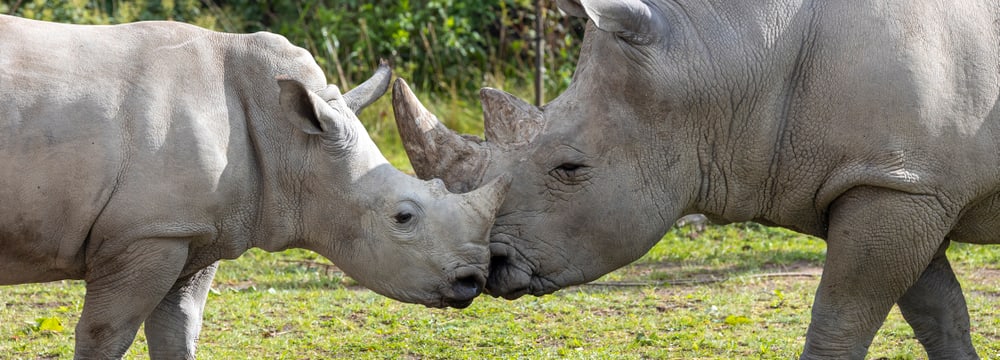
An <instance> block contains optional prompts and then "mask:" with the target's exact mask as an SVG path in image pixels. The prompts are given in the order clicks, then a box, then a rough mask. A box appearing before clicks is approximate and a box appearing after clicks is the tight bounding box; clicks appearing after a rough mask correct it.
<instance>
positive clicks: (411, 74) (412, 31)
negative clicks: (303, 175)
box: [0, 0, 585, 170]
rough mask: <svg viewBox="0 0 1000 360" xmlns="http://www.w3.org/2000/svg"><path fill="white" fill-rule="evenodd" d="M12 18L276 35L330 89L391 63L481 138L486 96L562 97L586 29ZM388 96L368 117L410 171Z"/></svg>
mask: <svg viewBox="0 0 1000 360" xmlns="http://www.w3.org/2000/svg"><path fill="white" fill-rule="evenodd" d="M0 13H3V14H10V15H15V16H20V17H25V18H31V19H37V20H46V21H55V22H64V23H75V24H120V23H127V22H134V21H142V20H173V21H180V22H186V23H191V24H195V25H198V26H201V27H205V28H208V29H213V30H217V31H224V32H235V33H247V32H255V31H270V32H274V33H278V34H281V35H284V36H285V37H287V38H288V39H289V40H290V41H291V42H292V43H294V44H296V45H299V46H301V47H303V48H305V49H307V50H309V51H310V52H311V53H312V54H313V56H314V57H315V58H316V62H317V63H319V65H320V67H322V68H323V69H324V70H325V71H326V75H327V80H328V82H330V83H332V84H337V85H339V86H340V87H341V88H343V89H350V88H352V87H353V86H354V85H355V84H359V83H361V82H362V81H364V80H365V79H367V78H368V77H369V76H371V74H372V72H373V71H374V68H375V66H376V65H377V64H378V60H379V59H380V58H386V59H389V60H390V62H391V63H392V65H393V69H394V71H395V74H396V75H397V76H399V77H403V78H405V79H406V80H407V81H408V82H409V83H410V86H412V87H413V88H414V91H415V92H416V93H417V94H418V95H419V96H420V97H421V100H423V101H424V102H425V105H427V107H428V108H429V109H431V111H433V112H435V113H436V114H438V116H439V117H440V118H441V120H442V121H443V122H445V123H446V124H447V125H449V126H451V127H452V128H453V129H456V130H458V131H462V132H466V133H472V134H481V132H482V130H481V129H482V124H481V119H482V112H481V109H480V104H479V95H478V91H479V89H480V88H481V87H484V86H489V87H494V88H499V89H503V90H506V91H508V92H511V93H514V94H515V95H518V96H520V97H521V98H523V99H525V100H526V101H529V102H534V101H535V96H536V92H537V90H536V88H535V86H536V83H535V82H536V80H538V84H539V85H540V86H541V90H542V93H543V94H544V98H545V99H543V100H547V99H551V98H552V97H554V96H555V95H557V94H559V93H560V92H562V90H563V89H565V88H566V86H567V85H568V84H569V81H570V79H571V77H572V75H573V70H574V66H575V63H576V57H577V55H578V53H579V41H580V39H582V38H583V25H584V24H585V21H584V20H583V19H579V18H572V17H568V16H565V15H563V14H561V13H560V11H559V10H558V9H556V5H555V1H554V0H493V1H479V0H412V1H411V0H391V1H390V0H375V1H362V0H304V1H250V0H135V1H123V0H101V1H94V0H54V1H51V0H50V1H45V0H2V1H0ZM539 19H540V20H541V23H540V25H541V29H543V30H542V31H541V32H539V31H536V28H537V25H539V24H536V20H539ZM539 35H541V40H542V42H541V47H538V44H539V43H538V42H536V40H538V39H539V37H538V36H539ZM538 55H542V59H543V61H542V62H541V64H540V65H541V66H540V68H541V70H542V71H539V67H536V60H537V59H536V56H538ZM539 74H540V76H539ZM388 98H389V96H385V97H384V98H383V99H382V100H381V101H379V102H378V103H377V104H375V106H374V107H373V108H371V109H369V110H366V111H364V112H363V113H362V117H361V118H362V121H363V122H364V123H365V125H366V126H367V128H368V130H369V132H370V133H371V135H372V137H373V139H374V140H375V141H376V143H378V144H379V146H380V147H381V148H382V150H383V152H384V153H386V156H387V157H388V158H389V159H390V161H392V162H393V163H394V164H395V165H396V166H398V167H400V168H402V169H404V170H409V169H410V165H409V162H408V161H407V160H406V157H405V154H404V153H403V149H402V146H401V145H400V143H399V138H398V134H397V133H396V130H395V124H394V123H393V118H392V110H391V105H390V102H389V99H388Z"/></svg>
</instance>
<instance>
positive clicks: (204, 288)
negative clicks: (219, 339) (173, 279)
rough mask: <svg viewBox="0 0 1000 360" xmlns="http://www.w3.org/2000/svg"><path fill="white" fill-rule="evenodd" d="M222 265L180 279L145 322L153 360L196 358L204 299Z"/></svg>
mask: <svg viewBox="0 0 1000 360" xmlns="http://www.w3.org/2000/svg"><path fill="white" fill-rule="evenodd" d="M218 265H219V263H218V262H215V263H213V264H212V265H211V266H209V267H206V268H204V269H201V270H199V271H198V272H196V273H194V274H193V275H191V276H188V277H186V278H183V279H180V280H178V281H177V283H175V284H174V287H173V288H171V289H170V292H169V293H167V296H166V297H164V298H163V300H161V301H160V304H159V305H157V306H156V309H155V310H153V313H152V314H150V315H149V318H147V319H146V323H145V324H146V327H145V331H146V340H147V342H148V343H149V357H150V358H151V359H194V358H195V356H194V354H195V346H196V345H197V341H198V334H199V333H200V332H201V320H202V314H203V313H204V310H205V300H206V299H207V298H208V291H209V289H210V288H211V286H212V279H213V278H214V277H215V270H216V269H217V268H218Z"/></svg>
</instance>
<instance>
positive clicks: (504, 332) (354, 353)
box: [0, 224, 1000, 359]
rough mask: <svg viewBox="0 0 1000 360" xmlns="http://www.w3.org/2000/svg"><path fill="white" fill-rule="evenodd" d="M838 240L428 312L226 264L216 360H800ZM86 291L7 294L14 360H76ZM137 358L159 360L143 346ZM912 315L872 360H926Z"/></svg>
mask: <svg viewBox="0 0 1000 360" xmlns="http://www.w3.org/2000/svg"><path fill="white" fill-rule="evenodd" d="M824 250H825V247H824V244H823V243H822V242H821V241H819V240H816V239H813V238H809V237H805V236H801V235H797V234H794V233H791V232H787V231H783V230H775V229H769V228H764V227H761V226H757V225H754V224H737V225H730V226H724V227H709V228H708V229H707V230H705V231H703V232H695V231H692V229H690V228H681V229H676V230H674V231H672V232H671V233H670V234H668V235H667V236H666V237H665V238H664V239H663V241H661V242H660V243H659V244H658V245H657V246H656V247H655V248H654V249H653V250H652V251H651V252H650V253H649V254H647V255H646V256H645V257H644V258H642V259H641V260H639V261H637V262H636V263H635V264H633V265H630V266H628V267H626V268H622V269H620V270H619V271H616V272H614V273H612V274H609V275H607V276H606V277H604V278H602V279H601V280H599V281H597V282H595V283H592V284H588V285H584V286H578V287H573V288H569V289H566V290H563V291H560V292H557V293H555V294H553V295H548V296H544V297H530V296H529V297H525V298H522V299H519V300H516V301H505V300H497V299H492V298H485V297H484V298H481V299H479V300H477V301H476V302H475V303H474V304H473V305H472V306H470V307H469V308H467V309H464V310H454V309H449V310H440V309H428V308H424V307H422V306H418V305H410V304H403V303H398V302H395V301H392V300H389V299H387V298H384V297H381V296H378V295H375V294H373V293H372V292H370V291H368V290H365V289H362V288H360V287H358V286H357V285H356V284H354V283H353V282H352V281H351V280H350V279H349V278H346V277H344V276H343V275H342V274H341V273H339V272H338V271H337V270H336V268H335V267H334V266H332V265H330V264H329V263H328V262H327V261H326V260H324V259H321V258H318V257H317V256H316V255H314V254H312V253H308V252H305V251H288V252H284V253H279V254H269V253H265V252H261V251H251V252H250V253H247V254H246V255H245V256H243V257H241V258H240V259H237V260H234V261H227V262H224V263H223V265H222V266H221V267H220V270H219V273H218V276H217V277H216V281H215V286H214V288H213V290H212V293H211V296H210V297H209V300H208V305H207V308H206V314H205V325H204V329H203V331H202V339H201V345H200V348H199V355H200V356H199V357H200V358H204V359H242V358H248V359H325V358H374V359H382V358H392V359H397V358H402V359H481V358H496V359H509V358H532V359H534V358H570V359H594V358H611V357H614V358H634V359H640V358H663V359H696V358H698V359H745V358H761V359H788V358H793V357H795V356H796V355H797V353H798V352H799V351H800V346H801V343H802V341H803V335H804V334H805V330H806V327H807V326H808V323H809V317H808V314H809V308H810V303H811V301H812V296H813V293H814V288H815V286H816V284H817V282H818V280H819V277H818V275H819V272H820V270H819V267H820V266H821V264H822V261H823V256H824ZM950 255H951V257H952V258H953V259H954V262H955V265H956V268H957V272H958V273H959V276H960V280H961V281H962V283H963V285H964V286H965V289H966V294H967V297H968V300H969V307H970V312H971V313H972V321H973V336H974V337H973V341H974V342H975V344H976V345H977V347H978V349H979V352H980V355H982V356H983V357H984V358H998V357H1000V309H998V307H997V306H996V305H997V300H998V298H1000V248H997V247H986V246H962V245H959V246H955V247H953V248H952V249H951V254H950ZM82 302H83V287H82V284H81V283H80V282H75V281H60V282H53V283H47V284H33V285H18V286H8V287H2V288H0V358H5V359H22V358H23V359H49V358H51V359H68V358H71V357H72V347H73V330H72V329H73V326H74V325H75V323H76V319H77V316H78V314H79V312H80V309H81V306H82ZM127 357H128V358H146V357H147V355H146V344H145V339H144V337H143V335H142V334H140V335H139V336H138V337H137V339H136V342H135V344H133V346H132V348H131V350H130V353H129V355H128V356H127ZM924 357H925V355H924V354H923V352H922V350H921V349H920V347H919V345H918V344H917V342H916V340H914V339H913V334H912V331H911V330H910V329H909V328H908V327H907V326H906V324H905V322H903V320H902V318H901V316H900V315H899V313H898V311H895V310H894V311H893V313H892V314H891V315H890V317H889V319H888V320H887V321H886V323H885V325H884V326H883V327H882V329H881V331H880V332H879V334H878V336H877V338H876V339H875V343H874V344H873V345H872V350H871V358H888V359H919V358H924Z"/></svg>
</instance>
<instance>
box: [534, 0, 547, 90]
mask: <svg viewBox="0 0 1000 360" xmlns="http://www.w3.org/2000/svg"><path fill="white" fill-rule="evenodd" d="M544 17H545V12H544V11H543V10H542V0H535V105H538V106H542V101H543V100H545V94H544V90H545V88H544V87H543V86H542V76H544V75H545V66H544V63H543V61H542V60H543V56H544V54H545V37H544V36H543V32H542V31H543V30H544V29H543V27H544V26H543V25H544Z"/></svg>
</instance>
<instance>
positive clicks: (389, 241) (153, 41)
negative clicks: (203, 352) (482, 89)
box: [0, 16, 506, 359]
mask: <svg viewBox="0 0 1000 360" xmlns="http://www.w3.org/2000/svg"><path fill="white" fill-rule="evenodd" d="M390 76H391V74H390V71H389V69H388V67H385V66H383V67H382V68H380V70H378V72H377V73H376V75H375V76H374V77H373V78H372V79H371V80H370V81H369V82H366V83H365V84H364V85H362V86H360V87H359V88H358V89H357V90H356V91H352V92H349V93H347V94H344V95H343V96H341V94H340V91H339V90H338V89H337V88H336V87H332V86H327V84H326V81H325V79H324V75H323V73H322V71H321V70H320V69H319V67H318V66H317V65H316V63H315V62H314V60H313V59H312V56H310V55H309V53H307V52H306V51H305V50H303V49H301V48H298V47H295V46H293V45H291V44H290V43H289V42H288V41H287V40H286V39H285V38H283V37H281V36H278V35H274V34H269V33H256V34H250V35H236V34H223V33H216V32H211V31H207V30H204V29H200V28H197V27H194V26H190V25H184V24H179V23H170V22H146V23H135V24H129V25H121V26H93V27H91V26H74V25H62V24H52V23H44V22H37V21H30V20H24V19H19V18H14V17H9V16H0V174H2V176H0V204H2V208H0V249H2V250H0V284H17V283H26V282H42V281H51V280H58V279H83V280H86V283H87V295H86V299H85V302H84V306H83V314H82V316H81V319H80V321H79V323H78V325H77V327H76V357H78V358H87V359H91V358H120V357H121V356H122V354H123V353H124V352H125V351H126V349H127V348H128V347H129V345H130V344H131V342H132V340H133V338H134V336H135V334H136V331H137V329H138V328H139V325H140V324H142V323H143V322H144V321H145V325H146V326H145V331H146V334H147V338H148V340H149V349H150V355H151V357H153V358H169V359H176V358H193V356H194V347H195V340H196V338H197V335H198V331H199V329H200V324H201V313H202V309H203V307H204V302H205V298H206V294H207V292H208V289H209V287H210V285H211V281H212V277H213V275H214V272H215V266H216V265H215V263H216V261H217V260H219V259H231V258H235V257H238V256H240V254H242V253H243V252H244V251H246V250H247V249H249V248H252V247H259V248H263V249H265V250H269V251H279V250H282V249H286V248H290V247H299V248H306V249H310V250H313V251H316V252H318V253H320V254H322V255H324V256H326V257H327V258H330V259H331V260H332V261H333V262H334V263H335V264H336V265H338V266H339V267H340V268H342V269H343V270H344V271H345V272H346V273H347V274H348V275H350V276H352V277H354V278H355V279H357V280H358V281H359V282H360V283H361V284H363V285H365V286H367V287H369V288H371V289H373V290H375V291H376V292H379V293H381V294H383V295H386V296H389V297H392V298H395V299H398V300H402V301H407V302H414V303H420V304H424V305H427V306H435V307H443V306H455V307H463V306H466V305H468V304H469V303H470V302H471V301H472V298H474V297H475V296H476V295H478V294H479V293H480V291H481V290H482V288H483V285H484V284H485V281H486V266H487V265H488V260H489V257H488V252H487V242H488V240H487V238H488V233H489V228H490V226H491V225H492V222H493V216H494V215H493V214H494V213H495V211H496V209H497V207H498V206H499V204H500V201H501V200H502V197H503V194H504V192H505V191H506V183H505V180H497V181H494V182H493V183H491V184H490V185H487V186H484V187H483V188H482V189H479V190H476V191H473V192H470V193H467V194H461V195H458V194H452V193H449V192H448V191H447V190H445V188H444V186H443V184H442V183H441V181H421V180H418V179H416V178H413V177H410V176H407V175H405V174H403V173H401V172H399V171H398V170H396V169H395V168H393V167H392V166H390V165H389V163H388V162H387V161H386V160H385V158H384V157H382V155H381V153H380V152H379V151H378V149H377V148H376V147H375V144H374V143H373V142H372V141H371V139H370V138H369V137H368V134H367V132H366V131H365V129H364V127H362V125H361V123H360V122H359V121H358V119H357V117H355V115H354V113H355V111H357V110H360V108H361V107H363V106H364V105H366V104H369V103H371V102H372V101H373V100H374V99H375V98H377V97H378V96H380V95H381V94H382V93H383V92H384V91H385V89H386V87H387V86H388V82H389V79H390Z"/></svg>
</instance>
